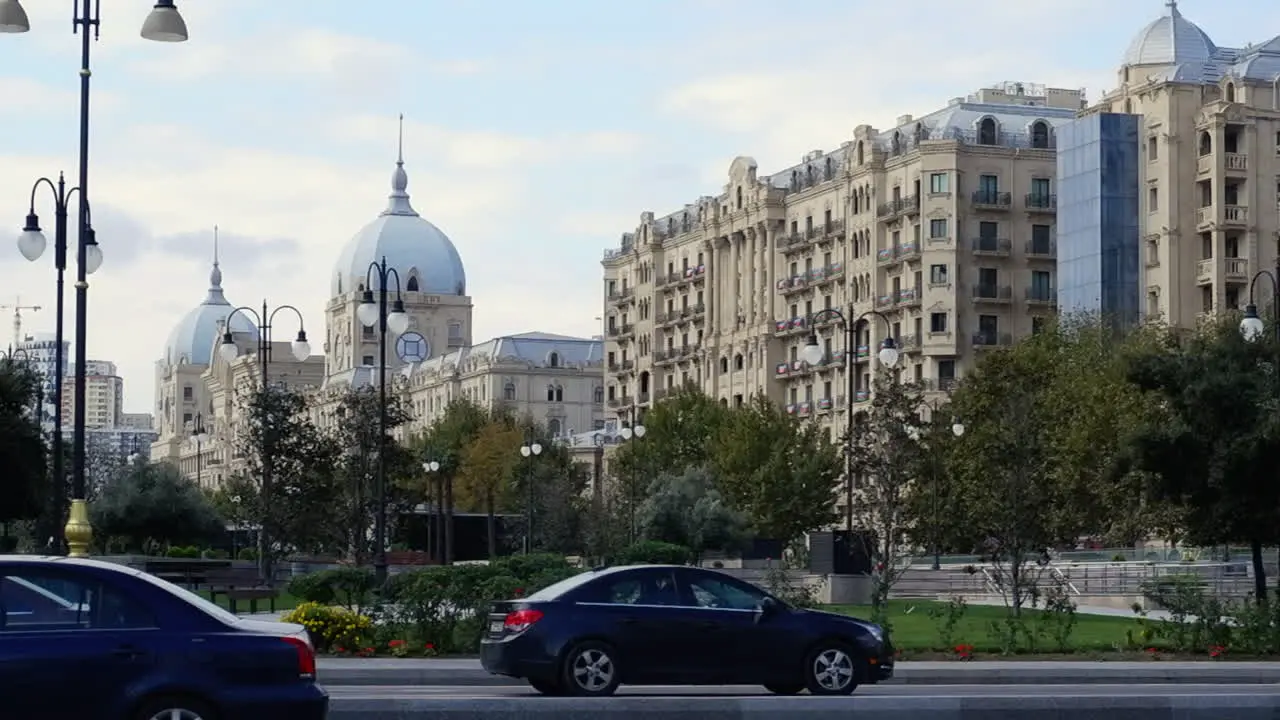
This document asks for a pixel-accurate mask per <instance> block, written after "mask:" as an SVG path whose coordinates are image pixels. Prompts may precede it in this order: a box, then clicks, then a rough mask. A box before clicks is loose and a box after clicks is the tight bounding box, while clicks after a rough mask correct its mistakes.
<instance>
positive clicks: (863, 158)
mask: <svg viewBox="0 0 1280 720" xmlns="http://www.w3.org/2000/svg"><path fill="white" fill-rule="evenodd" d="M853 154H854V156H855V157H856V158H857V160H858V164H859V165H861V164H862V163H864V162H866V156H865V155H864V153H863V152H862V141H861V140H859V141H858V144H857V146H856V147H855V148H854V153H853Z"/></svg>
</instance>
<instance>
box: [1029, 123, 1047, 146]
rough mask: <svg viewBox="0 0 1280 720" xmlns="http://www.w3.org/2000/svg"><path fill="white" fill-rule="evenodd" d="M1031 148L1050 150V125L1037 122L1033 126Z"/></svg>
mask: <svg viewBox="0 0 1280 720" xmlns="http://www.w3.org/2000/svg"><path fill="white" fill-rule="evenodd" d="M1031 147H1033V148H1041V149H1046V150H1047V149H1048V148H1049V123H1047V122H1045V121H1043V120H1037V121H1035V122H1034V123H1032V124H1031Z"/></svg>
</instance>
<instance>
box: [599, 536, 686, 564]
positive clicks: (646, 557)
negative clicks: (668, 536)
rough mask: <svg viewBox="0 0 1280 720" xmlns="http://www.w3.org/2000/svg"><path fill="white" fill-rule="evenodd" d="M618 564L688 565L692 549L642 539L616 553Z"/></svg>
mask: <svg viewBox="0 0 1280 720" xmlns="http://www.w3.org/2000/svg"><path fill="white" fill-rule="evenodd" d="M615 562H616V564H618V565H688V564H689V563H691V562H693V551H692V550H690V549H689V548H687V547H685V546H683V545H675V544H673V543H667V542H659V541H657V540H643V541H641V542H638V543H636V544H635V545H632V546H631V547H629V548H626V549H624V550H623V551H622V552H620V553H618V557H617V558H616V559H615Z"/></svg>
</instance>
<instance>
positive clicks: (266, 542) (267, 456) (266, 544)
mask: <svg viewBox="0 0 1280 720" xmlns="http://www.w3.org/2000/svg"><path fill="white" fill-rule="evenodd" d="M281 310H288V311H290V312H292V313H293V314H294V315H297V316H298V337H297V339H295V340H294V341H293V346H292V348H291V349H292V351H293V357H294V359H296V360H297V361H298V362H302V361H303V360H306V359H307V358H308V357H311V345H310V344H309V343H308V342H307V331H306V327H305V325H306V324H305V323H304V322H303V320H302V312H301V311H300V310H298V308H296V307H294V306H292V305H280V306H278V307H276V309H274V310H271V311H268V309H267V301H266V300H263V301H262V312H261V313H259V312H257V311H255V310H254V309H253V308H251V307H245V306H241V307H238V308H236V309H235V310H232V311H231V313H230V314H229V315H227V319H226V330H225V331H224V332H223V333H222V345H221V347H219V348H218V353H219V354H220V355H221V356H222V359H223V360H224V361H226V362H228V363H229V362H231V361H233V360H235V359H236V356H237V355H239V354H240V349H239V348H237V347H236V339H235V337H234V336H233V335H232V334H231V328H232V327H233V325H232V323H231V321H232V320H233V319H234V318H235V316H236V315H237V314H239V315H244V316H245V317H248V318H251V319H252V320H253V321H254V323H255V324H256V325H257V327H258V372H259V373H260V374H261V376H262V393H263V395H266V393H267V391H268V388H269V386H268V384H267V366H268V365H269V364H270V363H271V328H272V326H273V325H274V324H275V320H276V313H278V312H280V311H281ZM268 445H270V442H269V441H268V433H266V432H263V442H262V447H261V448H259V451H260V452H261V453H262V457H261V460H262V499H263V506H267V505H268V504H269V503H270V502H271V451H272V448H270V447H268ZM270 548H271V545H270V533H269V528H268V527H267V522H266V517H265V516H264V517H263V518H262V522H260V523H259V527H258V575H259V579H260V580H261V581H262V582H263V583H264V584H269V583H270V582H271V577H272V576H271V553H270V552H268V550H270Z"/></svg>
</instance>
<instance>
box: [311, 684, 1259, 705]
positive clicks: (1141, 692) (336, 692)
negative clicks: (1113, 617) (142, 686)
mask: <svg viewBox="0 0 1280 720" xmlns="http://www.w3.org/2000/svg"><path fill="white" fill-rule="evenodd" d="M324 688H325V690H327V691H328V692H329V697H331V698H333V699H334V700H335V701H341V700H417V699H437V700H493V699H502V698H540V697H542V696H541V695H539V694H538V693H537V692H534V691H533V690H532V689H530V688H528V687H518V686H506V687H503V686H497V687H478V686H474V685H472V686H434V687H421V686H419V687H409V686H401V685H357V686H343V685H334V686H330V685H325V686H324ZM618 695H620V696H627V697H687V698H696V697H713V698H729V697H773V696H772V695H771V694H770V693H769V692H767V691H766V690H764V689H763V688H760V687H756V686H750V685H725V686H692V687H691V686H683V685H670V686H667V685H661V686H649V687H623V688H620V689H619V690H618ZM1206 695H1227V696H1234V695H1254V696H1259V695H1261V696H1269V697H1275V698H1277V703H1278V704H1280V685H1191V684H1159V685H1141V684H1115V685H1099V684H1089V685H1049V686H1037V685H928V686H926V685H877V686H871V687H861V688H858V690H857V692H856V693H855V694H854V697H910V698H935V699H942V698H1017V697H1051V698H1076V697H1130V698H1136V697H1170V696H1206Z"/></svg>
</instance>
